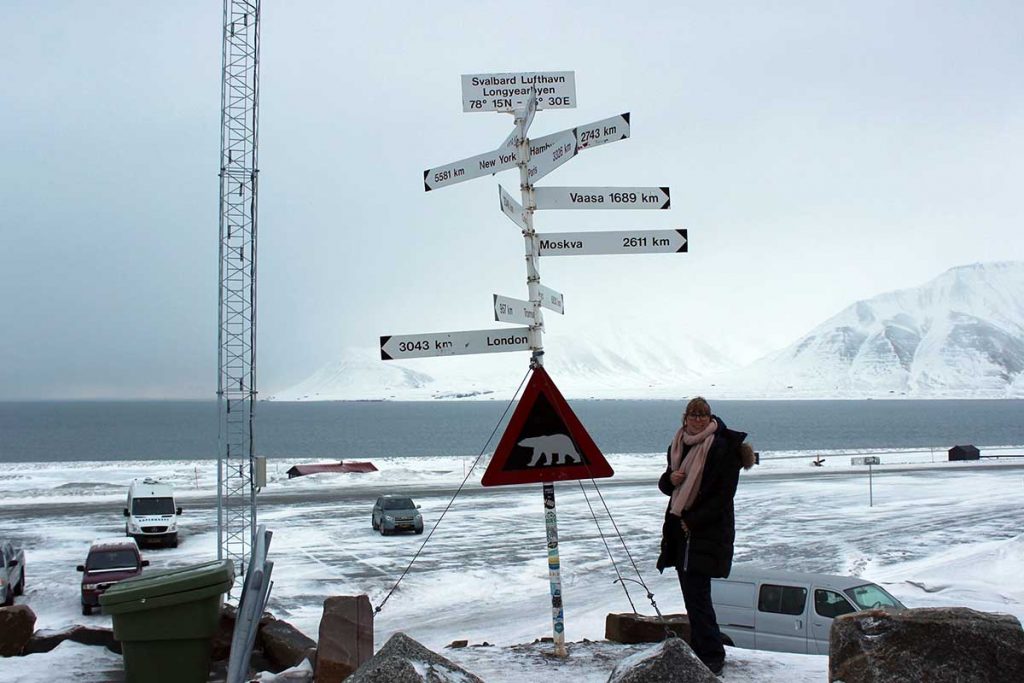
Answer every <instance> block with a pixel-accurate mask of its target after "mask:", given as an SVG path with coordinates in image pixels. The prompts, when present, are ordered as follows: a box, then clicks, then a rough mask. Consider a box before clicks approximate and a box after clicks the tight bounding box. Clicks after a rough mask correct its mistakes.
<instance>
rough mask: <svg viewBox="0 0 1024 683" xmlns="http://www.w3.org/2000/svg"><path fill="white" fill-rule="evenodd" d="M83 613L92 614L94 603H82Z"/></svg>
mask: <svg viewBox="0 0 1024 683" xmlns="http://www.w3.org/2000/svg"><path fill="white" fill-rule="evenodd" d="M82 614H84V615H85V616H89V615H90V614H92V605H82Z"/></svg>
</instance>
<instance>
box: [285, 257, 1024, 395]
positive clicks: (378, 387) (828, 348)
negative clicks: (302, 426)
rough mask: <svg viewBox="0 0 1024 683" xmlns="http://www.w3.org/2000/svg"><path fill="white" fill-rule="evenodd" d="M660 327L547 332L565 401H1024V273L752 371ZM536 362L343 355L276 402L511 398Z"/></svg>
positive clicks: (972, 271)
mask: <svg viewBox="0 0 1024 683" xmlns="http://www.w3.org/2000/svg"><path fill="white" fill-rule="evenodd" d="M794 305H799V302H794ZM650 327H651V325H650V324H647V325H644V324H643V322H642V321H631V322H630V323H629V324H621V321H620V324H618V325H610V324H609V325H605V326H603V327H602V326H595V325H588V326H587V327H586V330H585V331H581V332H578V333H576V334H571V335H569V334H567V335H553V334H549V335H545V338H544V339H545V347H546V348H547V349H548V350H549V351H551V353H549V354H548V355H547V356H546V361H545V365H546V367H547V369H548V371H549V372H550V373H551V375H552V376H553V377H554V378H555V379H556V381H557V383H558V386H559V388H560V389H561V391H562V393H563V394H565V395H566V396H567V397H569V398H669V399H678V398H681V397H684V396H687V395H693V394H694V393H702V394H705V395H707V396H709V397H718V398H865V397H874V398H888V397H898V396H907V397H917V398H940V397H948V398H954V397H964V398H970V397H974V398H982V397H990V398H1003V397H1024V263H1020V262H1004V263H988V264H975V265H969V266H961V267H957V268H953V269H951V270H949V271H947V272H945V273H943V274H942V275H940V276H939V277H937V278H935V279H934V280H932V281H931V282H928V283H926V284H924V285H922V286H920V287H916V288H912V289H903V290H899V291H895V292H889V293H887V294H882V295H879V296H876V297H874V298H871V299H867V300H864V301H858V302H856V303H854V304H852V305H851V306H849V307H847V308H846V309H844V310H843V311H841V312H840V313H839V314H838V315H836V316H834V317H832V318H830V319H828V320H826V321H825V322H824V323H822V324H821V325H819V326H818V327H816V328H814V329H813V330H811V332H810V333H808V334H806V335H804V336H803V337H801V338H800V339H798V340H797V341H796V342H794V343H793V344H791V345H790V346H788V347H786V348H784V349H782V350H781V351H776V352H774V353H771V354H769V355H767V356H765V357H763V358H761V359H759V360H757V361H755V362H754V363H752V364H750V365H747V366H745V367H741V366H740V364H739V363H738V362H737V361H736V358H738V357H739V353H738V349H734V348H729V347H728V346H727V345H726V344H727V341H726V340H700V339H697V338H696V336H688V335H686V334H679V333H673V332H668V331H661V330H651V329H648V328H650ZM527 362H528V354H526V353H525V352H523V353H500V354H488V355H482V356H454V357H448V358H425V359H416V360H406V361H387V362H385V361H381V360H380V355H379V351H378V350H377V349H346V350H345V351H344V352H343V353H342V354H341V357H340V358H339V359H338V360H336V361H333V362H331V363H329V364H327V365H326V366H324V367H323V368H321V369H320V370H318V371H317V372H315V373H314V374H313V375H312V376H311V377H309V378H308V379H306V380H304V381H303V382H301V383H299V384H297V385H296V386H294V387H291V388H289V389H286V390H284V391H280V392H278V393H276V394H275V395H274V396H273V397H272V400H287V401H325V400H423V399H459V398H472V399H480V398H494V399H508V398H510V397H511V396H513V394H514V393H515V390H516V388H517V387H518V386H519V382H520V380H522V378H523V376H524V374H525V371H526V366H527Z"/></svg>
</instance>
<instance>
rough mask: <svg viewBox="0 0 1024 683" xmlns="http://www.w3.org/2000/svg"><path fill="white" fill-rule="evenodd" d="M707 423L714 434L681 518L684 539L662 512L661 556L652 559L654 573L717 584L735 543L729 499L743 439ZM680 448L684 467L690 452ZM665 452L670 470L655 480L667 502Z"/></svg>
mask: <svg viewBox="0 0 1024 683" xmlns="http://www.w3.org/2000/svg"><path fill="white" fill-rule="evenodd" d="M712 419H713V420H715V421H717V422H718V429H717V430H715V438H714V441H712V442H711V448H710V449H709V450H708V455H707V459H706V460H705V462H704V473H703V475H702V476H701V481H700V487H699V488H698V489H697V497H696V498H695V499H694V501H693V505H691V506H690V509H689V510H685V511H684V512H683V514H682V519H683V521H685V522H686V526H687V528H688V529H689V535H688V536H687V534H685V533H684V532H683V530H682V528H681V527H680V525H679V517H677V516H675V515H673V514H672V513H671V512H670V511H669V510H668V507H666V510H665V523H664V525H663V526H662V531H661V554H660V555H659V556H658V571H659V572H660V571H664V569H665V567H676V568H677V569H681V570H683V571H687V572H694V573H697V574H704V575H707V576H711V577H716V578H718V577H726V576H728V575H729V571H730V569H732V553H733V542H734V541H735V539H736V522H735V513H734V511H733V497H734V496H735V495H736V484H737V483H738V481H739V475H740V468H741V467H742V466H743V457H742V454H741V449H740V445H741V444H742V443H743V440H744V439H746V438H747V435H746V433H744V432H734V431H733V430H731V429H729V428H728V427H726V426H725V423H724V422H723V421H722V420H721V418H718V417H714V416H712ZM684 448H685V455H684V456H683V460H684V461H685V460H686V458H687V457H689V454H690V452H691V451H692V448H691V447H684ZM671 450H672V449H671V446H670V447H669V452H668V453H666V459H668V461H669V463H670V464H669V466H668V467H666V468H665V473H664V474H662V475H661V478H660V479H659V480H658V488H659V489H660V490H661V492H662V493H664V494H665V495H666V496H671V495H672V491H673V489H674V488H675V487H674V486H672V481H671V480H670V479H669V475H671V474H672V470H671Z"/></svg>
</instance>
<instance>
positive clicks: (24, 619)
mask: <svg viewBox="0 0 1024 683" xmlns="http://www.w3.org/2000/svg"><path fill="white" fill-rule="evenodd" d="M35 627H36V613H35V612H33V611H32V608H31V607H29V606H28V605H14V606H13V607H0V657H15V656H17V655H20V654H23V653H24V651H25V646H26V645H28V641H29V640H30V639H31V638H32V632H33V631H34V630H35Z"/></svg>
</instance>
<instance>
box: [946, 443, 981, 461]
mask: <svg viewBox="0 0 1024 683" xmlns="http://www.w3.org/2000/svg"><path fill="white" fill-rule="evenodd" d="M980 459H981V451H979V450H978V449H977V448H975V447H974V446H973V445H972V444H967V445H966V446H953V447H952V448H950V449H949V460H950V462H952V461H954V460H980Z"/></svg>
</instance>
